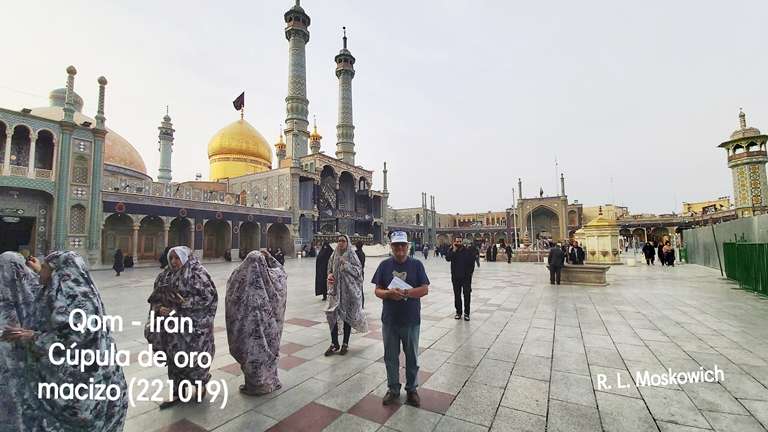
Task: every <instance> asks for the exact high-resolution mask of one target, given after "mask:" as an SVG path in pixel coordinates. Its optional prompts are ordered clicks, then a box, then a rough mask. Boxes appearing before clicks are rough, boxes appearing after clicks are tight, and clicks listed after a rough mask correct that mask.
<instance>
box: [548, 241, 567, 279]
mask: <svg viewBox="0 0 768 432" xmlns="http://www.w3.org/2000/svg"><path fill="white" fill-rule="evenodd" d="M547 263H548V264H549V283H551V284H552V285H554V284H555V281H557V284H558V285H560V272H561V271H562V270H563V266H564V265H565V253H564V252H563V247H562V245H560V244H556V245H553V246H552V247H551V248H550V249H549V258H548V260H547Z"/></svg>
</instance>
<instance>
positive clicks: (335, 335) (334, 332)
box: [331, 321, 352, 346]
mask: <svg viewBox="0 0 768 432" xmlns="http://www.w3.org/2000/svg"><path fill="white" fill-rule="evenodd" d="M350 334H352V326H351V325H349V324H347V323H346V322H345V323H344V345H349V335H350ZM331 343H332V344H333V345H335V346H339V323H338V321H337V322H336V324H334V325H333V328H332V329H331Z"/></svg>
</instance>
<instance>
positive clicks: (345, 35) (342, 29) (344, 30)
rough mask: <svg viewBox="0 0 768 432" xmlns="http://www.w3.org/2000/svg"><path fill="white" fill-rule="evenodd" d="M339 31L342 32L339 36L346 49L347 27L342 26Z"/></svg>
mask: <svg viewBox="0 0 768 432" xmlns="http://www.w3.org/2000/svg"><path fill="white" fill-rule="evenodd" d="M341 31H342V32H343V34H344V36H343V37H342V38H341V39H342V40H343V41H344V49H347V27H346V26H345V27H342V28H341Z"/></svg>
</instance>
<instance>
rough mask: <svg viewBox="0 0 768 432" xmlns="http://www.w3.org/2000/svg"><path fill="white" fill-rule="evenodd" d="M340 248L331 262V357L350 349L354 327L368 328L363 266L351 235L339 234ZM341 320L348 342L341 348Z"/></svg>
mask: <svg viewBox="0 0 768 432" xmlns="http://www.w3.org/2000/svg"><path fill="white" fill-rule="evenodd" d="M337 241H338V242H337V243H336V250H334V251H333V255H331V259H330V260H329V261H328V308H327V309H326V310H325V315H326V317H327V319H328V325H329V326H330V328H331V346H330V347H329V348H328V349H327V350H326V351H325V355H326V356H329V355H332V354H334V353H336V352H338V353H339V354H341V355H344V354H346V353H347V350H348V349H349V336H350V333H352V328H354V329H355V330H357V331H358V332H360V333H365V332H367V331H368V322H367V321H366V318H365V313H364V312H363V267H362V266H361V265H360V260H359V259H358V258H357V254H355V252H354V251H353V250H352V245H351V244H350V241H349V237H347V236H346V235H342V236H339V238H338V240H337ZM339 321H341V322H343V324H344V341H343V344H342V345H341V347H339V335H338V333H339Z"/></svg>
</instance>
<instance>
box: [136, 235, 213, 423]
mask: <svg viewBox="0 0 768 432" xmlns="http://www.w3.org/2000/svg"><path fill="white" fill-rule="evenodd" d="M168 263H169V264H170V265H169V266H168V267H166V269H165V270H163V271H162V272H161V273H160V274H159V275H158V276H157V279H155V287H154V290H153V291H152V294H151V295H150V296H149V299H148V300H147V301H148V302H149V304H150V310H151V311H154V312H155V316H156V317H166V316H169V315H171V312H173V316H175V317H180V318H183V317H189V318H192V332H189V331H187V332H183V331H179V332H177V333H168V332H165V331H164V330H163V329H162V326H161V329H159V330H158V329H156V330H155V332H150V331H149V327H146V328H145V330H144V336H145V337H146V338H147V341H148V342H149V343H150V344H152V349H153V350H155V351H164V352H165V354H166V355H167V358H168V362H167V364H168V378H170V379H171V380H172V381H173V383H174V386H175V388H174V389H173V390H174V392H173V397H172V398H171V399H170V400H168V401H166V402H163V403H162V404H161V405H160V408H161V409H163V408H168V407H170V406H172V405H175V404H176V403H178V402H179V399H180V397H181V396H186V397H190V395H179V390H180V389H181V387H180V386H181V384H182V383H183V382H188V383H189V384H192V385H191V386H189V387H190V388H195V387H197V385H198V383H199V384H200V386H201V388H204V387H205V384H207V383H208V381H209V380H210V379H211V374H210V372H209V369H210V368H209V367H208V368H204V367H200V366H197V365H193V366H192V367H183V368H182V367H178V366H177V365H176V364H175V362H174V361H173V359H174V356H175V355H176V353H177V352H182V351H183V352H186V353H191V352H197V353H208V354H210V356H211V357H213V355H214V352H215V345H214V341H213V319H214V317H215V316H216V307H217V304H218V299H219V297H218V293H217V292H216V285H214V283H213V279H211V275H210V274H208V271H207V270H206V269H205V267H203V266H202V264H200V261H198V260H197V258H196V257H195V256H194V255H192V251H191V250H190V249H189V248H188V247H186V246H176V247H174V248H171V250H170V251H168Z"/></svg>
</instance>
